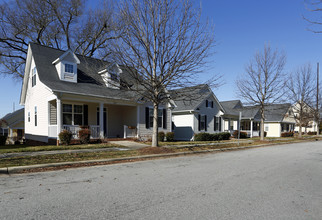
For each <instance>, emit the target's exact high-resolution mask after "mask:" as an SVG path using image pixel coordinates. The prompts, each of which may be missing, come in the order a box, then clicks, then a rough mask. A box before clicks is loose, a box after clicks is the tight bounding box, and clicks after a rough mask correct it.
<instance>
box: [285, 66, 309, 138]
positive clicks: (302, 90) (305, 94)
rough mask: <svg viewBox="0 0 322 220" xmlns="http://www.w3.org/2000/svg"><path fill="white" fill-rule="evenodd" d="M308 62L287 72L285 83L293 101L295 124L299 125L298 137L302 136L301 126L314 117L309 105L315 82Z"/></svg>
mask: <svg viewBox="0 0 322 220" xmlns="http://www.w3.org/2000/svg"><path fill="white" fill-rule="evenodd" d="M312 74H313V72H312V68H311V65H310V64H307V65H304V66H302V67H299V68H298V69H297V70H296V71H294V72H292V73H290V74H289V77H288V79H287V81H286V83H285V86H286V94H287V97H288V99H289V100H291V101H292V102H293V103H295V104H294V105H293V111H294V114H295V119H296V122H297V125H298V126H299V137H300V138H301V137H302V127H303V126H304V127H307V126H308V123H309V122H310V121H312V120H313V119H314V111H313V108H312V107H311V106H310V105H311V104H312V101H313V97H314V92H315V83H314V78H313V75H312Z"/></svg>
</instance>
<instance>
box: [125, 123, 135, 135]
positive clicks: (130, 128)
mask: <svg viewBox="0 0 322 220" xmlns="http://www.w3.org/2000/svg"><path fill="white" fill-rule="evenodd" d="M136 135H137V129H136V127H134V126H128V125H124V138H134V137H136Z"/></svg>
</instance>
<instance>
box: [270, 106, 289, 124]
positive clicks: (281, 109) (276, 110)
mask: <svg viewBox="0 0 322 220" xmlns="http://www.w3.org/2000/svg"><path fill="white" fill-rule="evenodd" d="M290 107H291V104H290V103H286V104H270V105H267V106H265V121H276V122H278V121H282V120H283V118H284V117H285V114H286V113H287V111H288V110H289V109H290Z"/></svg>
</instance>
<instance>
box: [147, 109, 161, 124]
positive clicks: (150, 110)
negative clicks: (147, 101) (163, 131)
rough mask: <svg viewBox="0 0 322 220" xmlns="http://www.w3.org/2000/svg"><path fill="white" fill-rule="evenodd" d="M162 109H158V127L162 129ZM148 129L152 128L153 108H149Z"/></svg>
mask: <svg viewBox="0 0 322 220" xmlns="http://www.w3.org/2000/svg"><path fill="white" fill-rule="evenodd" d="M163 117H164V116H163V109H158V127H159V128H162V127H163ZM149 127H150V128H152V127H153V108H149Z"/></svg>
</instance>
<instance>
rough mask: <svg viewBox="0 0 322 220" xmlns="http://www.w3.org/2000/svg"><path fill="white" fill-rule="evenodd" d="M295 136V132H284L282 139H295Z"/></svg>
mask: <svg viewBox="0 0 322 220" xmlns="http://www.w3.org/2000/svg"><path fill="white" fill-rule="evenodd" d="M293 136H294V132H292V131H290V132H283V133H282V134H281V137H293Z"/></svg>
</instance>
